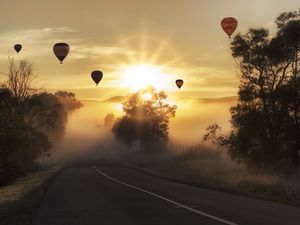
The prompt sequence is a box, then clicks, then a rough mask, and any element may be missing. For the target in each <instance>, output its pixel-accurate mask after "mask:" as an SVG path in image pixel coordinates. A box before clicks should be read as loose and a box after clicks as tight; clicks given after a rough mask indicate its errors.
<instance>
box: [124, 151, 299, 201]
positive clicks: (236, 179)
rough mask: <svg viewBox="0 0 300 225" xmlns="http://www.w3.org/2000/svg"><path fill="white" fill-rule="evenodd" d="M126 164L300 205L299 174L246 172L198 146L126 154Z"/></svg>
mask: <svg viewBox="0 0 300 225" xmlns="http://www.w3.org/2000/svg"><path fill="white" fill-rule="evenodd" d="M123 159H125V160H126V162H127V163H129V164H130V165H133V166H135V167H138V168H140V169H143V170H146V171H148V172H151V173H154V174H156V175H159V176H161V177H165V178H168V179H171V180H176V181H179V182H183V183H188V184H192V185H197V186H201V187H206V188H211V189H216V190H220V191H226V192H232V193H236V194H242V195H247V196H251V197H257V198H261V199H266V200H271V201H277V202H282V203H287V204H292V205H296V206H300V172H299V171H294V172H293V173H291V172H289V173H283V172H274V171H266V170H262V169H254V168H253V169H249V168H247V167H246V166H244V165H241V164H238V163H236V162H234V161H232V160H231V159H230V158H229V157H228V155H227V154H225V151H221V150H219V151H217V150H212V149H210V148H207V147H203V146H197V147H195V148H192V149H190V150H188V151H185V152H180V153H170V152H169V153H163V154H160V155H157V154H152V155H151V154H147V155H145V154H143V153H134V154H126V155H124V156H123Z"/></svg>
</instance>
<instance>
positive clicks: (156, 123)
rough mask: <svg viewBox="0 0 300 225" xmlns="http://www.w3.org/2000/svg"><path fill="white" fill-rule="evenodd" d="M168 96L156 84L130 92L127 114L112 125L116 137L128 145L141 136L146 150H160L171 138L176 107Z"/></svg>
mask: <svg viewBox="0 0 300 225" xmlns="http://www.w3.org/2000/svg"><path fill="white" fill-rule="evenodd" d="M166 99H167V95H166V93H165V92H164V91H160V92H157V91H156V90H155V89H154V88H153V87H148V88H146V89H143V90H140V91H138V92H136V93H133V94H130V95H128V96H127V98H126V100H125V102H123V111H124V112H125V115H124V116H123V117H122V118H119V119H118V120H117V121H116V123H115V125H114V126H113V128H112V132H113V133H114V134H115V137H116V138H117V139H119V140H121V141H124V142H125V143H127V144H129V145H130V144H131V143H132V141H134V140H139V141H140V142H141V144H142V147H143V148H144V149H145V150H147V151H155V150H159V149H160V148H161V147H162V145H164V144H166V142H167V141H168V135H169V120H170V118H172V117H175V113H176V109H177V107H176V106H175V105H170V104H168V103H167V101H166Z"/></svg>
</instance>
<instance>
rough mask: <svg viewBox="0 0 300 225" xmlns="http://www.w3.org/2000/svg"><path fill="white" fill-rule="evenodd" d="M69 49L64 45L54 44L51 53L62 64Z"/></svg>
mask: <svg viewBox="0 0 300 225" xmlns="http://www.w3.org/2000/svg"><path fill="white" fill-rule="evenodd" d="M69 50H70V47H69V45H68V44H66V43H56V44H55V45H54V46H53V52H54V54H55V56H56V57H57V58H58V59H59V61H60V63H61V64H62V63H63V60H64V59H65V58H66V57H67V55H68V53H69Z"/></svg>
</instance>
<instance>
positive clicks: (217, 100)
mask: <svg viewBox="0 0 300 225" xmlns="http://www.w3.org/2000/svg"><path fill="white" fill-rule="evenodd" d="M237 99H238V97H237V96H226V97H221V98H193V97H183V98H180V99H179V100H184V101H192V102H193V103H199V104H215V103H236V102H237Z"/></svg>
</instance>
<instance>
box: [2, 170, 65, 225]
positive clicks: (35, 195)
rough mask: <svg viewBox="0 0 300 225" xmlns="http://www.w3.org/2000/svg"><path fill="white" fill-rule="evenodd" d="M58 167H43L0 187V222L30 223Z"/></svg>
mask: <svg viewBox="0 0 300 225" xmlns="http://www.w3.org/2000/svg"><path fill="white" fill-rule="evenodd" d="M58 170H59V168H58V167H52V168H47V169H46V168H44V169H43V170H40V171H38V172H34V173H31V174H29V175H28V176H25V177H22V178H20V179H18V180H17V181H16V182H15V183H14V184H12V185H8V186H4V187H0V212H1V213H0V224H1V225H31V224H32V219H33V216H34V213H35V211H36V209H37V207H38V204H39V202H40V200H41V198H42V196H43V193H44V191H45V189H46V187H47V186H48V182H49V181H50V178H51V177H52V176H53V175H54V174H55V173H56V172H57V171H58Z"/></svg>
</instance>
